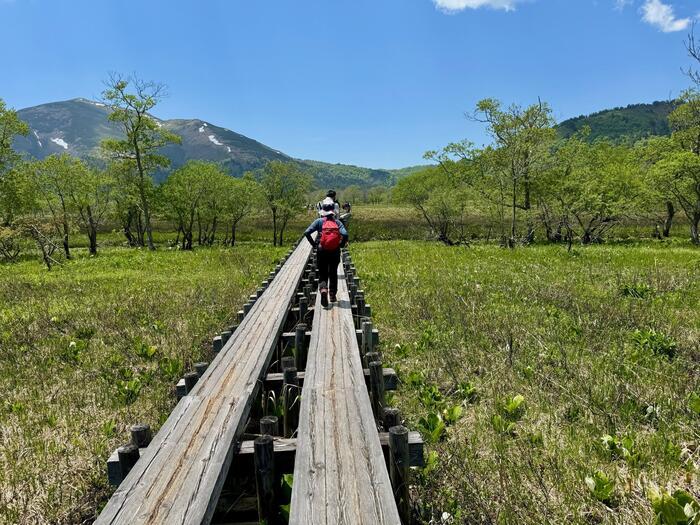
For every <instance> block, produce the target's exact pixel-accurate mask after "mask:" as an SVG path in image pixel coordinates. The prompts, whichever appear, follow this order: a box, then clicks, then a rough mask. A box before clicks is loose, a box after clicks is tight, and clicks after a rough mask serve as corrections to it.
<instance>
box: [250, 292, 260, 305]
mask: <svg viewBox="0 0 700 525" xmlns="http://www.w3.org/2000/svg"><path fill="white" fill-rule="evenodd" d="M258 297H259V296H258V294H256V293H252V294H250V295H249V296H248V302H249V303H250V304H251V305H252V304H255V301H257V300H258Z"/></svg>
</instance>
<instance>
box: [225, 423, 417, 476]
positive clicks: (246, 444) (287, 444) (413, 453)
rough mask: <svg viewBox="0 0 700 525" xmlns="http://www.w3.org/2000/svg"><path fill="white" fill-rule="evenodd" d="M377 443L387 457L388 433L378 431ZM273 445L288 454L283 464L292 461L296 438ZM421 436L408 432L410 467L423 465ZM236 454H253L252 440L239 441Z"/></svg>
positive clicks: (277, 441)
mask: <svg viewBox="0 0 700 525" xmlns="http://www.w3.org/2000/svg"><path fill="white" fill-rule="evenodd" d="M379 443H380V444H381V446H382V452H383V453H384V458H385V459H388V458H389V433H388V432H380V433H379ZM274 446H275V456H289V457H285V459H284V460H283V461H284V463H285V464H289V463H294V458H293V457H294V455H295V454H296V451H297V440H296V438H282V437H275V438H274ZM423 446H424V442H423V438H422V437H421V435H420V432H409V433H408V453H409V461H410V464H411V466H412V467H422V466H424V465H425V460H424V454H423ZM238 454H239V455H241V456H249V455H250V456H252V455H253V440H252V439H247V440H245V441H241V443H240V446H239V449H238Z"/></svg>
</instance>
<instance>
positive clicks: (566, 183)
mask: <svg viewBox="0 0 700 525" xmlns="http://www.w3.org/2000/svg"><path fill="white" fill-rule="evenodd" d="M635 167H636V164H635V163H634V162H633V159H632V155H631V150H630V148H628V147H627V146H623V145H614V144H612V143H610V142H608V141H603V140H599V141H597V142H595V143H594V144H590V143H588V142H587V140H586V137H585V134H577V135H574V136H573V137H571V138H570V139H567V140H565V141H562V142H561V144H560V145H559V146H558V147H557V148H555V150H554V152H553V153H552V156H551V160H550V163H549V169H548V170H547V172H546V173H545V174H544V175H543V176H542V177H541V178H540V180H539V185H540V188H538V190H539V191H538V192H537V193H538V195H539V199H540V209H541V210H542V214H543V222H544V224H545V227H546V229H547V231H548V237H549V238H550V240H554V241H556V240H560V239H561V237H562V230H563V231H565V232H566V239H567V240H568V241H569V245H571V242H572V239H573V238H574V237H578V238H579V239H580V241H581V242H582V243H583V244H589V243H592V242H599V241H601V240H602V239H603V237H604V236H605V234H606V233H607V232H609V231H610V230H611V229H612V228H614V227H615V226H617V225H618V224H620V222H621V220H622V219H624V218H626V217H630V216H632V215H634V214H635V213H636V211H637V205H638V202H639V198H640V195H641V194H642V187H641V181H640V179H639V178H638V177H636V176H635Z"/></svg>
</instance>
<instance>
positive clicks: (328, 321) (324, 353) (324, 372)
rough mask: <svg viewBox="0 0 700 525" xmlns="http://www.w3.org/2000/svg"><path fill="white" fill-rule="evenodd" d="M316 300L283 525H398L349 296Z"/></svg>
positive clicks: (342, 289)
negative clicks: (328, 304)
mask: <svg viewBox="0 0 700 525" xmlns="http://www.w3.org/2000/svg"><path fill="white" fill-rule="evenodd" d="M338 273H339V279H338V300H339V302H338V303H336V304H335V305H333V307H332V308H330V309H325V308H322V307H321V304H320V298H317V299H316V308H315V310H314V321H313V332H312V334H311V341H310V344H309V351H308V360H307V365H306V377H305V380H304V389H303V391H302V395H301V413H300V422H299V431H298V437H297V450H296V461H295V465H294V485H293V487H292V502H291V509H290V519H289V523H290V525H339V524H345V525H377V524H382V525H383V524H390V525H399V524H400V523H401V522H400V520H399V513H398V510H397V508H396V502H395V500H394V493H393V491H392V488H391V482H390V480H389V474H388V472H387V469H386V465H385V463H384V455H383V454H382V447H381V444H380V442H379V435H378V433H377V427H376V424H375V421H374V416H373V414H372V408H371V406H370V399H369V394H368V393H367V385H366V383H365V377H364V373H363V370H362V362H361V360H360V350H359V347H358V345H357V336H356V333H355V325H354V322H353V318H352V310H351V306H350V297H349V295H348V290H347V286H346V284H345V276H344V275H343V267H342V265H340V267H339V271H338Z"/></svg>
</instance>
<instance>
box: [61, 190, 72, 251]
mask: <svg viewBox="0 0 700 525" xmlns="http://www.w3.org/2000/svg"><path fill="white" fill-rule="evenodd" d="M60 197H61V211H62V212H63V215H62V217H61V218H62V221H61V222H62V224H61V226H62V228H63V251H64V252H65V254H66V259H70V243H69V242H68V236H69V228H68V212H67V211H66V203H65V201H64V200H63V195H61V196H60Z"/></svg>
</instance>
